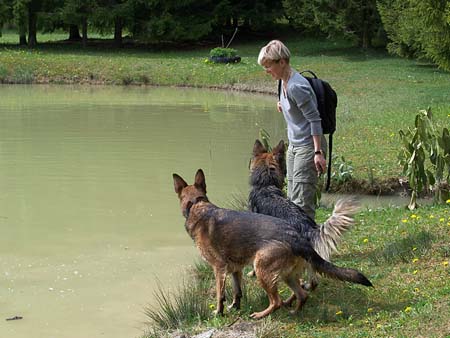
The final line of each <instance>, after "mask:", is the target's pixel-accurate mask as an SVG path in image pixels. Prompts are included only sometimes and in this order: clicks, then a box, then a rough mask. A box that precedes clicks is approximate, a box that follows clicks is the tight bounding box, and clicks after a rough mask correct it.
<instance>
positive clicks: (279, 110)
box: [277, 101, 281, 113]
mask: <svg viewBox="0 0 450 338" xmlns="http://www.w3.org/2000/svg"><path fill="white" fill-rule="evenodd" d="M277 110H278V112H279V113H281V102H280V101H278V102H277Z"/></svg>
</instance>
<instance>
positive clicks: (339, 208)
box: [313, 198, 359, 261]
mask: <svg viewBox="0 0 450 338" xmlns="http://www.w3.org/2000/svg"><path fill="white" fill-rule="evenodd" d="M358 208H359V205H358V203H357V201H356V200H355V199H354V198H342V199H339V200H338V201H337V202H336V205H335V206H334V210H333V213H332V215H331V216H330V217H329V218H328V219H327V220H326V221H325V222H324V223H323V224H320V225H319V231H318V232H317V233H316V236H315V238H314V240H313V243H314V249H315V250H316V251H317V252H318V253H319V255H320V256H322V258H323V259H325V260H327V261H329V260H330V256H331V254H332V253H333V252H336V251H337V245H338V243H339V241H340V239H341V236H342V234H343V233H344V232H345V231H347V230H348V229H349V228H350V227H351V226H352V225H353V224H354V223H355V221H354V219H353V215H354V214H355V213H356V212H357V211H358Z"/></svg>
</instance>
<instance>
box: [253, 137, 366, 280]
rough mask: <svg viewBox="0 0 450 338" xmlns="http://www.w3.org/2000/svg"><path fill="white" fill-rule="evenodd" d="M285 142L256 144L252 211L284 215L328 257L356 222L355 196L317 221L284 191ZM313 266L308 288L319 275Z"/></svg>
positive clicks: (338, 202)
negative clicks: (272, 146) (266, 146)
mask: <svg viewBox="0 0 450 338" xmlns="http://www.w3.org/2000/svg"><path fill="white" fill-rule="evenodd" d="M285 152H286V149H285V144H284V142H283V141H280V142H279V143H278V145H277V146H276V147H275V148H274V149H273V150H272V152H268V151H267V150H266V148H264V146H263V145H262V143H261V142H260V141H259V140H256V142H255V144H254V146H253V158H252V159H251V162H250V172H251V174H250V184H251V191H250V194H249V209H250V210H251V211H252V212H256V213H260V214H265V215H270V216H273V217H278V218H281V219H284V220H285V221H286V222H288V223H289V224H290V225H291V226H292V227H294V228H295V229H296V230H297V231H298V233H299V234H300V235H301V236H302V237H303V238H304V239H306V240H308V241H309V242H310V243H311V244H312V246H313V248H314V250H315V251H316V252H317V253H318V254H319V255H320V256H321V257H322V258H323V259H324V260H326V261H330V255H331V253H333V252H334V251H336V246H337V244H338V242H339V240H340V238H341V236H342V234H343V233H344V232H345V231H346V230H347V229H348V228H349V227H350V226H351V225H353V223H354V220H353V214H354V213H355V212H356V211H357V209H358V206H357V203H356V202H355V200H353V199H341V200H339V201H337V203H336V205H335V207H334V210H333V213H332V215H331V216H330V217H329V218H328V219H327V220H326V221H325V222H324V223H323V224H319V225H318V224H317V223H316V222H315V221H314V220H313V219H311V218H310V217H309V216H308V215H307V214H306V213H305V212H304V211H303V210H302V208H301V207H299V206H298V205H296V204H295V203H294V202H292V201H291V200H289V199H288V198H286V196H285V195H284V193H283V190H282V189H283V185H284V178H285V176H286V159H285ZM308 270H309V283H308V284H305V286H304V287H305V288H306V289H314V288H315V287H316V286H317V284H318V278H317V276H316V274H315V273H312V271H311V270H312V269H310V267H308Z"/></svg>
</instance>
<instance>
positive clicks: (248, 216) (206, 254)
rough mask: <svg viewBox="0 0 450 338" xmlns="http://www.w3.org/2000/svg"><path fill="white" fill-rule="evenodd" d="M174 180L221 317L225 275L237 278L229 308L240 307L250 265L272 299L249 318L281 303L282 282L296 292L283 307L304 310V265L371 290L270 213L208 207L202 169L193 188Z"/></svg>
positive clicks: (366, 282)
mask: <svg viewBox="0 0 450 338" xmlns="http://www.w3.org/2000/svg"><path fill="white" fill-rule="evenodd" d="M173 182H174V188H175V192H176V193H177V195H178V198H179V200H180V206H181V212H182V214H183V216H184V217H185V218H186V222H185V228H186V231H187V232H188V234H189V235H190V236H191V238H192V239H193V240H194V242H195V244H196V245H197V247H198V248H199V250H200V253H201V255H202V256H203V258H204V259H205V260H206V261H207V262H208V263H209V264H210V265H211V267H212V268H213V270H214V275H215V279H216V296H217V313H219V314H222V313H223V310H224V301H225V279H226V276H227V274H231V275H232V277H233V279H232V285H233V302H232V304H231V305H230V307H234V308H236V309H239V307H240V300H241V297H242V289H241V282H242V281H241V280H242V270H243V268H244V267H245V266H246V265H249V264H252V263H253V266H254V268H255V273H256V277H257V279H258V282H259V283H260V285H261V286H262V287H263V288H264V290H265V291H266V293H267V295H268V297H269V306H268V307H267V308H266V309H265V310H263V311H261V312H255V313H253V314H252V315H251V317H252V318H255V319H259V318H263V317H265V316H267V315H269V314H270V313H272V312H273V311H275V310H276V309H278V308H280V307H281V306H282V305H283V301H282V300H281V297H280V295H279V293H278V288H277V285H278V282H279V281H284V282H285V283H286V284H287V285H288V286H289V288H290V289H291V290H292V291H293V295H292V296H291V297H290V298H289V300H287V301H286V302H285V303H284V304H286V305H291V303H292V302H293V301H294V300H295V299H296V300H297V304H296V307H295V308H294V310H293V312H296V311H298V310H299V309H300V308H301V307H302V306H303V304H304V302H305V301H306V298H307V293H306V291H305V290H304V289H303V288H302V287H301V286H300V283H299V277H300V274H301V273H302V271H303V269H304V267H305V265H306V264H309V265H311V267H312V268H313V269H314V270H315V271H317V272H319V273H322V274H324V275H326V276H328V277H331V278H335V279H339V280H342V281H348V282H352V283H358V284H362V285H365V286H372V283H371V282H370V281H369V280H368V279H367V278H366V277H365V276H364V275H363V274H362V273H360V272H358V271H356V270H354V269H348V268H341V267H337V266H336V265H334V264H332V263H330V262H327V261H326V260H324V259H322V257H320V256H319V255H318V254H317V253H316V251H314V249H313V247H312V245H311V243H310V242H309V241H307V240H306V239H305V238H304V237H303V234H302V233H301V232H299V231H298V229H297V228H296V227H294V226H292V225H290V224H289V223H288V222H286V221H284V220H282V219H279V218H275V217H271V216H267V215H262V214H256V213H252V212H245V211H234V210H229V209H223V208H219V207H217V206H215V205H214V204H212V203H210V202H209V200H208V197H207V196H206V183H205V175H204V173H203V171H202V170H201V169H199V170H198V171H197V173H196V175H195V181H194V184H192V185H188V184H187V183H186V181H185V180H184V179H183V178H181V177H180V176H179V175H177V174H173Z"/></svg>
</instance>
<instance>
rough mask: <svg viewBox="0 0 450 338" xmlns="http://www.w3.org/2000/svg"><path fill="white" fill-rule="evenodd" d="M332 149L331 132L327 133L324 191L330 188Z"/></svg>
mask: <svg viewBox="0 0 450 338" xmlns="http://www.w3.org/2000/svg"><path fill="white" fill-rule="evenodd" d="M332 150H333V133H330V135H328V168H327V185H326V187H325V191H329V190H330V183H331V153H332Z"/></svg>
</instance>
